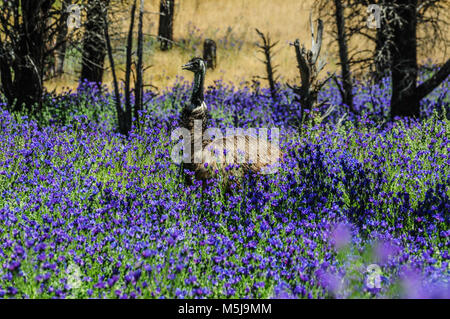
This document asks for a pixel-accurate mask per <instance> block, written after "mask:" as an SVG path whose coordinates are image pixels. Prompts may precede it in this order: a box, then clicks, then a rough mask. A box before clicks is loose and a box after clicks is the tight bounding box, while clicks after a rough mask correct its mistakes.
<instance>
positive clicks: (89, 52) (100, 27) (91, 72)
mask: <svg viewBox="0 0 450 319" xmlns="http://www.w3.org/2000/svg"><path fill="white" fill-rule="evenodd" d="M108 5H109V0H94V1H90V2H89V5H88V11H87V22H86V25H85V34H84V38H83V54H82V55H83V59H82V68H81V76H80V80H81V81H83V80H87V81H89V82H96V83H99V84H101V83H102V78H103V65H104V62H105V56H106V43H105V37H104V23H105V22H104V21H105V19H104V15H106V12H107V8H108Z"/></svg>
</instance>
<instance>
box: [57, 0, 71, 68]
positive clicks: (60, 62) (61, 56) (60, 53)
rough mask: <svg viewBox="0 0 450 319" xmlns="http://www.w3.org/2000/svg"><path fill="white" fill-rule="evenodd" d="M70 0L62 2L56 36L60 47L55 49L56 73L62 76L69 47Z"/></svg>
mask: <svg viewBox="0 0 450 319" xmlns="http://www.w3.org/2000/svg"><path fill="white" fill-rule="evenodd" d="M70 3H71V1H70V0H64V1H63V2H62V8H61V16H60V29H59V31H58V34H57V36H56V45H57V46H58V48H57V49H56V51H55V75H56V76H60V75H61V74H62V73H63V72H64V60H65V58H66V49H67V39H66V38H67V32H68V27H67V17H68V14H69V13H68V12H67V11H66V10H67V7H68V6H69V5H70Z"/></svg>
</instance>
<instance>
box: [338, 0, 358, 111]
mask: <svg viewBox="0 0 450 319" xmlns="http://www.w3.org/2000/svg"><path fill="white" fill-rule="evenodd" d="M334 4H335V10H336V11H335V15H336V26H337V38H338V44H339V57H340V60H341V70H342V88H341V87H340V86H339V89H340V91H341V96H342V102H343V103H344V104H346V105H347V106H348V107H349V109H350V110H351V111H352V112H354V109H353V93H352V90H353V84H352V79H351V72H350V63H349V60H348V45H347V38H346V35H345V19H344V8H343V6H342V1H341V0H334Z"/></svg>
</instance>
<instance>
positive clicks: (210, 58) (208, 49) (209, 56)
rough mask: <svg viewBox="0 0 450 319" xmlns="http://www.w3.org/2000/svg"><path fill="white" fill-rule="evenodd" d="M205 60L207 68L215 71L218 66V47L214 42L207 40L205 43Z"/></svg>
mask: <svg viewBox="0 0 450 319" xmlns="http://www.w3.org/2000/svg"><path fill="white" fill-rule="evenodd" d="M203 60H205V61H206V67H207V68H208V69H211V70H214V69H215V68H216V66H217V45H216V42H214V40H211V39H205V41H204V42H203Z"/></svg>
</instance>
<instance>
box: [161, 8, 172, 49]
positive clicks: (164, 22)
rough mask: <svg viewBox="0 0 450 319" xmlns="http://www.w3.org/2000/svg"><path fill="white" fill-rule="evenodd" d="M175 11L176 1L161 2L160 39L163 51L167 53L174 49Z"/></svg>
mask: <svg viewBox="0 0 450 319" xmlns="http://www.w3.org/2000/svg"><path fill="white" fill-rule="evenodd" d="M174 10H175V0H161V2H160V6H159V13H160V14H159V28H158V39H159V41H160V44H161V50H162V51H167V50H170V49H171V48H172V42H173V17H174Z"/></svg>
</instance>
